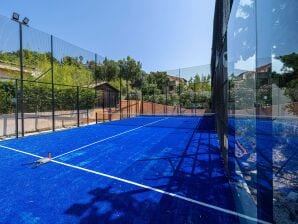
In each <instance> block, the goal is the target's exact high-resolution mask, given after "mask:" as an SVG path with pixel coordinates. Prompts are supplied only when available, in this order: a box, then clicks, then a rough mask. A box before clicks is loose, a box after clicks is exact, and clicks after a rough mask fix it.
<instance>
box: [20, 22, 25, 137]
mask: <svg viewBox="0 0 298 224" xmlns="http://www.w3.org/2000/svg"><path fill="white" fill-rule="evenodd" d="M19 38H20V76H21V77H20V78H21V89H20V90H21V91H20V107H21V108H20V109H21V127H22V136H24V135H25V130H24V129H25V125H24V70H23V25H22V24H21V23H19Z"/></svg>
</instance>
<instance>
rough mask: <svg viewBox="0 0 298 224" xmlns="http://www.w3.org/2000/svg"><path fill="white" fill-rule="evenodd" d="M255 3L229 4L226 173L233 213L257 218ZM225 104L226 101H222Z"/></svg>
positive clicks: (239, 2)
mask: <svg viewBox="0 0 298 224" xmlns="http://www.w3.org/2000/svg"><path fill="white" fill-rule="evenodd" d="M255 22H256V21H255V1H254V0H251V1H242V0H236V1H234V3H233V7H232V11H231V14H230V19H229V23H228V31H227V52H228V55H227V63H226V62H225V61H226V59H225V58H224V57H223V59H222V60H223V64H224V66H227V69H228V79H229V81H228V99H227V101H228V120H229V137H228V140H229V171H230V176H231V177H232V179H233V180H234V181H235V184H236V185H237V186H240V187H237V188H235V194H237V195H238V196H237V197H235V198H236V206H237V208H236V209H237V211H238V212H240V213H242V214H246V215H248V216H250V217H257V206H256V204H257V188H256V184H257V183H256V177H257V173H256V172H257V171H256V106H257V105H256V88H255V86H256V82H255V76H256V74H255V71H256V30H255ZM225 102H226V101H225Z"/></svg>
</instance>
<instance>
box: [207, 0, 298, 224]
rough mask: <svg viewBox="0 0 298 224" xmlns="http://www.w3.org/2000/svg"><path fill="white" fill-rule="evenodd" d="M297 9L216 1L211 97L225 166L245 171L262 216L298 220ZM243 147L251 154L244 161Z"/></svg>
mask: <svg viewBox="0 0 298 224" xmlns="http://www.w3.org/2000/svg"><path fill="white" fill-rule="evenodd" d="M297 9H298V1H296V0H217V1H216V7H215V16H214V32H213V46H212V58H211V70H212V88H213V89H212V93H213V94H212V101H213V110H214V112H216V118H217V131H218V134H219V138H220V143H221V148H222V154H223V156H224V160H225V164H226V167H227V169H228V172H229V175H230V176H231V177H233V176H235V173H236V171H237V169H240V171H242V172H243V173H245V172H246V175H244V179H246V180H250V181H247V182H248V187H249V189H250V191H251V192H252V194H251V195H252V198H253V201H254V202H255V204H256V206H257V210H256V214H255V216H256V217H258V218H259V219H262V220H265V221H269V222H277V223H278V222H279V221H280V220H279V219H280V217H279V215H280V214H284V216H285V217H284V218H283V219H286V218H288V219H289V222H290V221H293V222H297V221H298V220H297V219H295V218H294V219H293V220H292V218H291V215H292V214H291V208H286V207H287V206H288V205H289V204H291V203H292V202H291V199H289V194H290V195H293V194H296V193H297V185H298V182H297V180H298V175H297V173H298V164H297V161H298V158H297V157H295V156H294V155H295V151H296V150H297V145H298V144H297V136H298V133H297V132H298V129H297V124H298V121H297V120H298V41H297V40H298V29H297V27H298V13H297ZM239 145H242V146H245V148H247V152H248V155H242V156H241V158H237V150H239ZM244 163H245V164H248V165H247V167H246V168H245V167H243V166H242V165H243V164H244ZM237 167H238V168H237ZM282 203H284V204H282ZM286 204H288V205H286ZM278 206H279V207H285V210H289V211H290V212H288V214H286V212H284V211H283V209H281V210H279V211H280V212H273V211H277V210H276V208H277V207H278ZM277 213H279V214H277ZM294 216H295V215H294Z"/></svg>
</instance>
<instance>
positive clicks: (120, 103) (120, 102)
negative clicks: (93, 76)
mask: <svg viewBox="0 0 298 224" xmlns="http://www.w3.org/2000/svg"><path fill="white" fill-rule="evenodd" d="M119 78H120V99H119V100H120V101H119V106H120V120H121V119H122V76H121V73H119Z"/></svg>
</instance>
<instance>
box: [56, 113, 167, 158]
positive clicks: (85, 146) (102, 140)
mask: <svg viewBox="0 0 298 224" xmlns="http://www.w3.org/2000/svg"><path fill="white" fill-rule="evenodd" d="M166 119H169V118H163V119H160V120H157V121H154V122H151V123H148V124H145V125H142V126H140V127H137V128H133V129H130V130H127V131H124V132H121V133H119V134H116V135H113V136H110V137H108V138H104V139H101V140H99V141H96V142H92V143H90V144H88V145H84V146H82V147H80V148H76V149H74V150H71V151H68V152H66V153H63V154H60V155H58V156H55V157H53V159H57V158H59V157H61V156H65V155H67V154H69V153H72V152H76V151H78V150H81V149H84V148H87V147H89V146H92V145H95V144H98V143H101V142H104V141H106V140H109V139H112V138H115V137H118V136H120V135H124V134H126V133H129V132H132V131H135V130H138V129H140V128H143V127H146V126H148V125H151V124H155V123H157V122H160V121H163V120H166Z"/></svg>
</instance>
